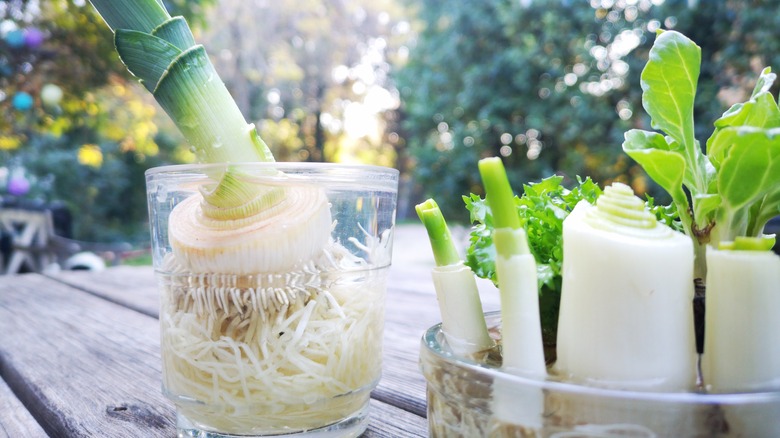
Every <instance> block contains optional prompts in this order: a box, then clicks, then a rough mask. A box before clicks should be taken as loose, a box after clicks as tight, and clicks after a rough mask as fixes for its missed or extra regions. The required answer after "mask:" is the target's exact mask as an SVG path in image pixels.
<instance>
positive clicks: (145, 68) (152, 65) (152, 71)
mask: <svg viewBox="0 0 780 438" xmlns="http://www.w3.org/2000/svg"><path fill="white" fill-rule="evenodd" d="M114 44H115V45H116V51H117V53H119V58H120V59H121V60H122V62H124V63H125V65H126V66H127V69H128V70H130V73H132V74H134V75H135V76H136V77H138V78H139V79H140V80H141V83H143V84H144V86H145V87H146V89H147V90H149V91H153V90H154V89H155V87H157V83H158V82H159V80H160V78H161V77H162V75H163V74H164V73H165V71H166V70H167V69H168V66H169V65H170V64H171V63H172V62H173V61H174V60H175V59H176V58H177V57H178V56H179V55H181V50H179V49H178V48H177V47H176V46H174V45H173V44H171V43H169V42H168V41H165V40H164V39H162V38H158V37H156V36H152V35H149V34H148V33H144V32H139V31H136V30H124V29H119V30H117V31H116V34H115V36H114Z"/></svg>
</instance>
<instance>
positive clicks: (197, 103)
mask: <svg viewBox="0 0 780 438" xmlns="http://www.w3.org/2000/svg"><path fill="white" fill-rule="evenodd" d="M91 3H92V4H93V6H94V7H95V8H96V9H97V10H98V12H99V13H100V14H101V16H102V17H103V18H104V19H105V21H106V23H107V24H108V26H109V27H110V28H111V29H112V30H113V31H114V41H115V46H116V49H117V52H118V53H119V56H120V58H121V60H122V62H124V64H125V65H126V66H127V68H128V70H129V71H130V72H131V73H132V74H133V75H134V76H136V77H137V78H138V79H139V80H140V82H141V83H142V84H143V86H144V87H145V88H146V89H147V90H148V91H150V92H151V93H152V94H153V96H154V97H155V99H156V100H157V102H158V103H159V104H160V106H161V107H162V108H163V109H164V110H165V112H166V113H167V114H168V115H169V116H170V117H171V119H173V121H174V122H175V124H176V125H177V127H178V128H179V129H180V131H181V132H182V134H183V135H184V137H185V139H186V140H187V142H188V143H189V144H190V145H191V146H192V150H193V152H194V153H195V155H196V156H197V158H198V160H199V161H200V162H202V163H206V164H214V165H212V166H202V167H200V168H198V169H205V170H204V171H206V172H207V174H208V175H207V178H205V177H203V175H202V174H199V175H197V177H193V176H192V175H188V176H187V177H186V178H184V179H185V181H184V182H182V180H180V179H179V178H178V177H180V175H178V174H175V172H172V173H174V176H168V175H167V174H166V171H165V170H159V169H158V170H153V171H150V172H148V173H147V183H148V184H150V194H151V193H152V191H154V190H156V191H157V192H156V195H154V199H153V197H152V196H150V212H152V205H153V204H154V205H158V204H160V205H164V207H161V208H162V209H168V208H171V207H173V208H172V210H171V211H170V213H169V214H168V215H167V217H166V218H165V219H162V220H160V222H161V223H165V220H167V227H166V226H165V225H160V227H159V228H155V225H153V238H155V239H157V238H159V239H160V240H161V242H162V243H161V245H162V246H164V245H165V244H166V243H167V244H169V245H170V249H163V250H161V251H160V254H157V253H155V267H156V268H157V270H158V274H159V275H160V278H161V279H162V281H161V285H162V300H161V301H162V304H161V312H160V322H161V329H162V341H161V343H162V359H163V383H164V385H163V386H164V390H165V391H166V395H168V397H170V398H171V399H172V400H173V401H174V402H175V403H176V405H177V413H178V414H179V419H178V423H179V427H180V429H184V430H183V431H181V430H180V434H187V435H188V436H189V435H190V434H193V436H194V435H198V436H200V434H201V433H203V434H209V433H210V432H219V433H227V434H231V435H255V434H281V433H291V432H297V431H310V430H316V429H320V428H331V427H332V428H336V429H333V430H331V431H330V432H326V433H340V432H344V433H350V434H359V433H361V432H362V430H363V429H365V426H366V422H365V419H366V417H365V408H366V406H367V403H368V398H369V393H370V390H371V389H372V388H373V387H374V386H375V385H376V383H377V380H378V378H379V375H380V371H381V339H382V321H383V311H384V307H383V299H384V288H385V284H384V281H385V272H384V270H383V269H379V268H386V267H387V266H388V265H389V258H390V257H389V251H390V249H391V248H390V246H389V244H388V242H387V241H384V240H382V241H380V239H379V238H378V237H374V234H369V233H367V232H366V231H365V229H364V228H361V227H362V226H363V225H369V224H371V225H374V226H376V225H377V224H376V221H375V219H376V218H373V217H372V216H371V215H377V216H379V215H382V216H383V217H384V216H387V215H392V214H394V211H395V210H394V208H395V198H394V195H392V196H393V197H392V206H384V205H382V207H381V209H380V206H379V205H375V207H376V209H377V210H376V211H372V212H370V213H369V212H361V216H360V217H361V218H362V217H365V218H366V220H367V221H369V224H361V223H360V221H358V223H356V224H354V225H351V228H350V229H349V231H348V232H349V233H353V234H350V235H337V234H336V231H334V232H333V235H332V230H336V229H337V227H338V225H339V223H338V220H344V219H349V220H351V219H353V218H352V217H351V216H348V217H342V218H338V217H336V213H335V212H339V211H341V209H345V208H349V207H344V206H343V205H342V204H343V203H344V200H343V199H340V198H338V197H337V196H341V195H337V194H334V192H326V190H325V188H324V187H323V186H322V185H321V184H319V183H320V182H322V181H325V183H326V184H327V182H328V181H330V180H328V177H326V176H322V175H319V174H303V173H302V174H297V173H296V172H297V171H296V170H295V168H293V167H290V166H286V167H284V169H286V170H285V171H284V172H282V171H279V170H277V169H279V168H281V167H283V166H277V165H271V162H273V161H274V157H273V155H272V154H271V151H270V149H269V148H268V146H267V145H266V144H265V142H263V140H262V139H261V138H260V137H259V135H258V133H257V130H256V129H255V127H254V125H253V124H250V123H247V121H246V119H245V118H244V117H243V115H242V114H241V112H240V110H239V108H238V106H237V105H236V103H235V101H234V100H233V98H232V97H231V96H230V93H229V92H228V90H227V88H226V87H225V85H224V83H223V82H222V80H221V79H220V78H219V75H218V74H217V71H216V69H215V68H214V66H213V65H212V63H211V61H210V59H209V57H208V55H207V53H206V50H205V49H204V47H203V46H201V45H198V44H196V42H195V40H194V38H193V35H192V32H191V31H190V29H189V27H188V25H187V23H186V22H185V20H184V19H183V18H182V17H171V16H170V15H169V14H168V12H167V11H166V10H165V8H164V6H163V3H162V1H159V0H123V1H117V0H91ZM257 163H260V165H257ZM263 163H265V165H263ZM366 172H369V171H366ZM382 172H384V173H382ZM392 172H395V171H391V172H385V170H382V171H381V172H380V171H376V173H377V175H371V176H372V177H374V176H381V177H382V178H387V177H388V175H389V174H391V173H392ZM363 173H364V171H363V170H361V175H363ZM379 173H382V174H381V175H378V174H379ZM395 175H397V172H395ZM339 177H340V176H333V178H339ZM351 177H352V176H350V178H351ZM166 178H169V179H166ZM187 178H190V179H189V180H187ZM196 178H199V179H198V180H197V182H193V181H196ZM318 178H320V179H319V180H318ZM393 178H396V177H393ZM170 180H173V181H174V182H171V181H170ZM204 181H205V182H204ZM393 181H397V179H395V180H393ZM343 183H344V181H343V180H340V181H339V184H341V185H342V186H340V187H339V190H340V192H338V193H351V192H355V191H356V190H355V189H354V188H351V187H347V188H345V187H344V186H343ZM396 183H397V182H396ZM169 185H170V187H172V188H171V189H170V190H169V188H168V187H169ZM369 186H370V187H364V188H362V190H366V192H365V193H368V194H367V195H365V196H364V198H365V199H367V200H368V202H373V201H374V200H375V198H374V197H375V196H376V197H380V196H381V195H376V193H380V192H381V193H384V192H382V191H383V190H385V191H388V189H387V187H385V186H382V187H381V188H376V189H375V188H374V186H373V185H371V184H369ZM374 190H376V191H374ZM169 191H170V192H174V193H173V194H170V193H169ZM181 193H188V194H189V195H188V197H187V198H186V199H183V200H180V198H179V197H181ZM361 193H363V192H361ZM393 193H394V192H393ZM169 195H170V196H169ZM343 196H345V197H348V196H350V195H343ZM351 196H354V193H352V194H351ZM361 196H362V195H361ZM157 198H161V199H162V201H160V200H158V199H157ZM364 198H361V199H360V200H361V201H363V200H364ZM171 199H173V200H174V201H171ZM347 201H350V202H351V204H350V203H346V204H344V205H352V206H354V205H355V202H354V201H355V200H354V199H347ZM166 202H167V204H166ZM336 202H342V204H339V205H335V203H336ZM377 202H379V201H377ZM331 208H333V209H334V210H333V211H334V213H333V215H332V213H331ZM166 211H167V210H166ZM349 214H352V212H349ZM162 215H163V214H161V215H160V216H162ZM153 216H154V212H153ZM385 219H388V218H385ZM390 219H391V220H390V223H389V224H387V226H389V227H390V229H392V218H390ZM338 229H339V230H340V229H341V228H338ZM360 229H362V230H363V233H364V234H365V238H363V237H364V236H360V235H354V234H359V233H358V232H357V230H360ZM386 231H387V230H382V229H377V230H374V229H371V232H372V233H373V232H376V233H383V235H386V236H388V237H391V234H390V233H388V232H386ZM166 239H167V241H166ZM366 239H368V241H366ZM348 244H352V245H354V246H355V247H356V248H358V250H359V251H362V252H365V253H366V255H365V258H363V257H358V256H356V255H354V254H353V252H352V251H350V250H349V249H348V248H347V247H345V245H348ZM158 259H159V260H158ZM341 423H344V424H345V425H343V426H342V425H341ZM191 429H192V430H191ZM328 430H330V429H328ZM334 430H335V431H336V432H333V431H334ZM345 430H346V431H345ZM202 431H205V432H202Z"/></svg>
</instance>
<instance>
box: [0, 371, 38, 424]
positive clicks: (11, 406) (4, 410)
mask: <svg viewBox="0 0 780 438" xmlns="http://www.w3.org/2000/svg"><path fill="white" fill-rule="evenodd" d="M46 436H48V435H46V432H44V431H43V429H42V428H41V426H40V425H39V424H38V422H37V421H35V418H33V416H32V414H30V412H28V411H27V408H25V407H24V405H22V402H21V401H19V399H18V398H16V395H14V393H13V392H12V391H11V388H9V387H8V385H6V383H5V382H4V381H2V380H0V438H16V437H29V438H38V437H46Z"/></svg>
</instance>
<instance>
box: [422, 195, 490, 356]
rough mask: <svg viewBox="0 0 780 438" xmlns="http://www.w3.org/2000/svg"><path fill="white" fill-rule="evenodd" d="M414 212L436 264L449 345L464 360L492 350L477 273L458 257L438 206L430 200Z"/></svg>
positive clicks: (435, 281) (435, 278) (436, 284)
mask: <svg viewBox="0 0 780 438" xmlns="http://www.w3.org/2000/svg"><path fill="white" fill-rule="evenodd" d="M415 210H416V211H417V215H418V216H419V217H420V220H421V221H422V223H423V225H425V229H426V231H427V233H428V238H429V240H430V242H431V248H432V249H433V256H434V260H435V261H436V267H434V268H433V270H432V271H431V276H432V277H433V285H434V288H435V290H436V298H437V299H438V302H439V310H440V312H441V320H442V332H443V333H444V337H445V339H446V340H447V344H449V346H450V348H451V349H452V352H453V353H455V354H457V355H461V356H468V355H471V354H474V353H479V352H483V351H486V350H488V349H490V348H491V347H492V346H493V344H494V343H493V340H492V339H491V338H490V335H489V334H488V330H487V325H486V323H485V318H484V315H483V312H482V303H481V301H480V299H479V291H478V289H477V282H476V279H475V277H474V273H473V272H472V271H471V269H469V268H468V266H466V265H464V264H463V260H461V258H460V256H459V255H458V250H457V248H456V247H455V243H454V242H453V240H452V234H451V233H450V229H449V228H448V227H447V223H446V221H445V220H444V216H443V215H442V213H441V210H440V209H439V206H438V205H437V204H436V201H434V200H433V199H428V200H427V201H425V202H423V203H421V204H418V205H417V206H416V207H415Z"/></svg>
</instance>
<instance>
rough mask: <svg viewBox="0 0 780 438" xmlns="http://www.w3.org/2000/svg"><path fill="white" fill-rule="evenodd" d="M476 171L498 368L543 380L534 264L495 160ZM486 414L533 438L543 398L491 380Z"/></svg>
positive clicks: (501, 166) (509, 190) (538, 393)
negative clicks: (493, 294)
mask: <svg viewBox="0 0 780 438" xmlns="http://www.w3.org/2000/svg"><path fill="white" fill-rule="evenodd" d="M478 166H479V173H480V175H481V176H482V182H483V184H484V185H485V197H486V199H487V203H488V205H489V206H490V209H491V211H492V212H493V221H494V222H493V224H494V226H495V230H494V231H493V243H494V245H495V248H496V275H497V277H498V284H499V292H500V294H501V368H502V369H503V370H504V371H506V372H508V373H511V374H516V375H521V376H525V377H531V378H534V379H544V378H545V377H546V376H547V368H546V365H545V362H544V346H543V343H542V324H541V320H540V315H539V286H538V282H537V279H536V260H535V259H534V256H533V254H531V250H530V248H529V247H528V239H527V238H526V234H525V230H524V229H523V228H522V227H521V224H520V219H519V217H518V215H517V207H516V204H515V196H514V194H513V193H512V188H511V186H510V185H509V180H508V179H507V176H506V170H505V169H504V164H503V163H502V162H501V159H500V158H498V157H492V158H485V159H483V160H480V161H479V163H478ZM492 410H493V414H494V421H495V422H496V423H497V424H498V425H502V424H517V425H521V430H522V431H523V433H527V434H528V435H529V436H536V435H537V434H538V431H539V430H540V429H541V427H542V424H543V421H542V419H543V413H544V393H543V392H542V390H541V389H540V388H537V387H534V386H526V385H520V386H516V385H512V384H504V383H502V382H501V381H500V379H497V380H496V382H495V384H494V385H493V403H492Z"/></svg>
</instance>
